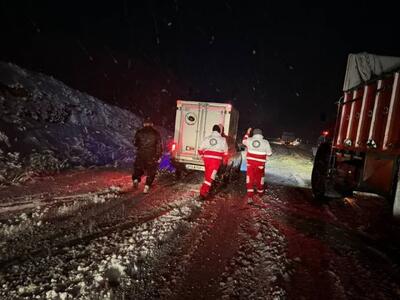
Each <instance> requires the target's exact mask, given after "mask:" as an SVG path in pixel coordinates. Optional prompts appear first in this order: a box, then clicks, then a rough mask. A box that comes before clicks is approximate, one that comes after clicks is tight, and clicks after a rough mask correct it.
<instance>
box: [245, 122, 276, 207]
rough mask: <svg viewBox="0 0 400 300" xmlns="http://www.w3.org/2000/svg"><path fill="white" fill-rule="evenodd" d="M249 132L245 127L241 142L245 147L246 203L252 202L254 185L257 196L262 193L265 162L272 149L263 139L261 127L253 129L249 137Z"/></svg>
mask: <svg viewBox="0 0 400 300" xmlns="http://www.w3.org/2000/svg"><path fill="white" fill-rule="evenodd" d="M250 133H251V128H249V129H247V133H246V134H245V136H244V138H243V144H244V145H245V146H246V147H247V154H246V161H247V174H246V188H247V197H248V203H253V199H252V198H253V196H254V194H255V193H254V186H256V188H257V194H258V195H259V196H262V195H263V194H264V176H265V163H266V161H267V157H268V156H270V155H271V154H272V150H271V146H270V145H269V142H268V141H267V140H266V139H264V137H263V135H262V131H261V129H254V130H253V136H251V137H249V135H250Z"/></svg>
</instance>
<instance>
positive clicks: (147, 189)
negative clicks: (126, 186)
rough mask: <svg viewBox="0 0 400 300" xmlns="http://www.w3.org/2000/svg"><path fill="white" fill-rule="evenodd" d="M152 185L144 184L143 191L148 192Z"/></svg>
mask: <svg viewBox="0 0 400 300" xmlns="http://www.w3.org/2000/svg"><path fill="white" fill-rule="evenodd" d="M149 189H150V187H149V186H148V185H145V186H144V189H143V193H145V194H148V193H149Z"/></svg>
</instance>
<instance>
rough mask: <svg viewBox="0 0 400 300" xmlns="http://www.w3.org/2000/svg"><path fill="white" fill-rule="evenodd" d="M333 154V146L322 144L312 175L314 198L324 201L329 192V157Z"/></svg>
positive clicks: (316, 156)
mask: <svg viewBox="0 0 400 300" xmlns="http://www.w3.org/2000/svg"><path fill="white" fill-rule="evenodd" d="M330 153H331V145H330V144H329V143H322V144H321V145H320V146H319V147H318V150H317V153H316V155H315V159H314V166H313V170H312V174H311V187H312V192H313V195H314V198H315V199H317V200H324V199H325V193H326V191H327V185H328V184H327V181H328V169H329V156H330Z"/></svg>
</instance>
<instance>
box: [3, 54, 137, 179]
mask: <svg viewBox="0 0 400 300" xmlns="http://www.w3.org/2000/svg"><path fill="white" fill-rule="evenodd" d="M140 124H141V118H140V117H138V116H136V115H135V114H133V113H131V112H129V111H127V110H123V109H121V108H118V107H115V106H111V105H108V104H106V103H104V102H102V101H100V100H99V99H96V98H94V97H92V96H90V95H87V94H84V93H81V92H79V91H76V90H73V89H71V88H69V87H68V86H66V85H65V84H63V83H62V82H60V81H58V80H56V79H54V78H52V77H49V76H46V75H44V74H38V73H34V72H29V71H26V70H24V69H22V68H20V67H18V66H16V65H13V64H11V63H4V62H0V184H2V183H6V182H18V181H22V180H24V179H26V178H27V177H29V176H31V175H32V174H37V173H43V172H48V171H55V170H59V169H62V168H66V167H68V166H90V165H107V164H113V165H115V164H118V165H121V164H129V163H130V162H131V161H132V160H133V157H134V149H133V146H132V138H133V135H134V133H135V131H136V130H137V128H138V127H139V126H140Z"/></svg>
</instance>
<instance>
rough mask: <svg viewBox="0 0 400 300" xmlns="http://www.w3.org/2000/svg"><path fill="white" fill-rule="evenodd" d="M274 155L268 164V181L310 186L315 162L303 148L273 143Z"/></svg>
mask: <svg viewBox="0 0 400 300" xmlns="http://www.w3.org/2000/svg"><path fill="white" fill-rule="evenodd" d="M272 147H273V149H272V150H273V155H272V156H271V157H270V158H269V159H268V161H267V165H266V175H265V176H266V177H265V178H266V182H267V183H274V184H279V185H285V186H296V187H310V185H311V172H312V167H313V162H312V159H311V155H310V154H308V153H307V152H305V151H302V150H301V149H298V150H296V148H293V149H287V148H286V146H280V145H272Z"/></svg>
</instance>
